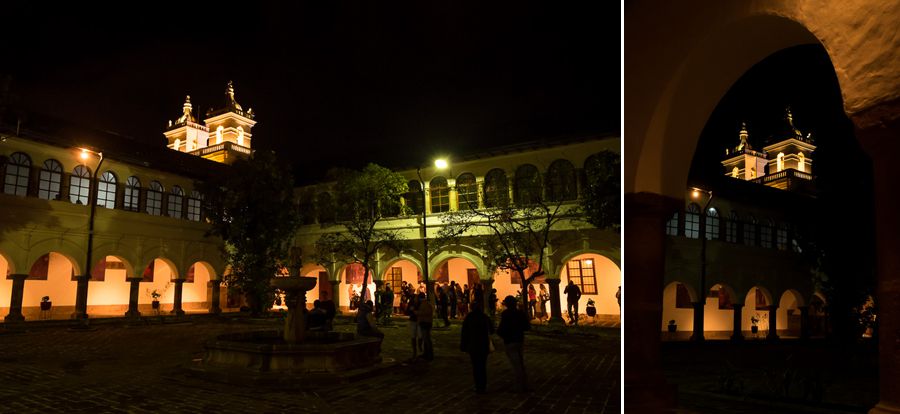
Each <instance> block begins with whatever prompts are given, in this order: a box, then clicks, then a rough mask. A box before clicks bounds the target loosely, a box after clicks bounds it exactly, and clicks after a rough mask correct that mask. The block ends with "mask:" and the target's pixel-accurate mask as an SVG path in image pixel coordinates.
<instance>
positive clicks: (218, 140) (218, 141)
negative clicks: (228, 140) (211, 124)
mask: <svg viewBox="0 0 900 414" xmlns="http://www.w3.org/2000/svg"><path fill="white" fill-rule="evenodd" d="M224 129H225V128H222V126H221V125H219V127H218V128H216V144H221V143H222V130H224Z"/></svg>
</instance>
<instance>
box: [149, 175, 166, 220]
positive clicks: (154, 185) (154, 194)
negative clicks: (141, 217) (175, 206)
mask: <svg viewBox="0 0 900 414" xmlns="http://www.w3.org/2000/svg"><path fill="white" fill-rule="evenodd" d="M163 191H165V190H164V189H163V186H162V184H160V183H159V181H151V182H150V188H148V189H147V214H150V215H151V216H159V215H162V195H163Z"/></svg>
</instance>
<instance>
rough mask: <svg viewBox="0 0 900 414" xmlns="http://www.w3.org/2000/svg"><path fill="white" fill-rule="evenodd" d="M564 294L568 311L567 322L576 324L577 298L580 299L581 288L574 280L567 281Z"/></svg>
mask: <svg viewBox="0 0 900 414" xmlns="http://www.w3.org/2000/svg"><path fill="white" fill-rule="evenodd" d="M563 293H565V294H566V305H567V306H566V310H567V311H568V312H569V323H574V324H575V325H578V299H581V289H579V288H578V285H576V284H575V282H572V281H571V280H570V281H569V285H568V286H566V289H565V290H564V291H563Z"/></svg>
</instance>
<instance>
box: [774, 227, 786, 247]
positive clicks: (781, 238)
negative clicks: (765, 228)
mask: <svg viewBox="0 0 900 414" xmlns="http://www.w3.org/2000/svg"><path fill="white" fill-rule="evenodd" d="M775 242H776V243H777V247H778V250H787V248H788V226H787V224H784V223H781V224H780V225H778V230H776V233H775Z"/></svg>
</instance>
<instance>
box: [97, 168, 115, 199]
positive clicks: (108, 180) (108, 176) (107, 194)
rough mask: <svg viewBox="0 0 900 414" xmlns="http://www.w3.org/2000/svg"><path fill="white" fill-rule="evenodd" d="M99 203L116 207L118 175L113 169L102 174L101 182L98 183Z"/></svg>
mask: <svg viewBox="0 0 900 414" xmlns="http://www.w3.org/2000/svg"><path fill="white" fill-rule="evenodd" d="M97 205H98V206H103V207H106V208H116V175H115V174H113V172H112V171H106V172H104V173H103V174H101V175H100V182H99V183H97Z"/></svg>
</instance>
